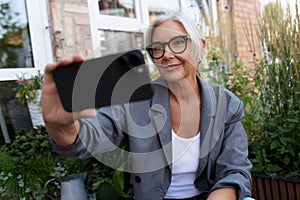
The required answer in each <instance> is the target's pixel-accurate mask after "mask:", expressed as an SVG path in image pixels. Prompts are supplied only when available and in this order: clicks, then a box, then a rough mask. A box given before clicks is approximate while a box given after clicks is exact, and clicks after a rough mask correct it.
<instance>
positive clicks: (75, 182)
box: [44, 174, 88, 200]
mask: <svg viewBox="0 0 300 200" xmlns="http://www.w3.org/2000/svg"><path fill="white" fill-rule="evenodd" d="M83 176H85V175H84V174H70V175H68V176H67V177H65V178H64V179H63V180H61V181H58V180H56V179H54V178H52V179H50V180H48V181H47V182H46V183H45V185H44V190H45V198H46V199H47V200H48V199H49V200H52V199H56V198H57V194H56V193H57V190H58V189H60V191H59V199H61V200H87V197H88V195H87V192H86V189H85V185H84V177H83ZM57 185H60V186H59V187H57ZM54 194H55V195H54Z"/></svg>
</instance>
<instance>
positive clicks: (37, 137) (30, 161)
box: [0, 128, 54, 199]
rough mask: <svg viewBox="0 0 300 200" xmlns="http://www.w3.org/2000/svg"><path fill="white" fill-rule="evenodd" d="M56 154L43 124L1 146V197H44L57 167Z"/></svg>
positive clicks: (19, 134)
mask: <svg viewBox="0 0 300 200" xmlns="http://www.w3.org/2000/svg"><path fill="white" fill-rule="evenodd" d="M52 156H53V155H52V153H51V149H50V144H49V140H48V135H47V134H46V133H45V130H44V129H43V128H40V129H36V130H28V131H25V132H18V133H17V136H16V138H15V140H14V142H13V143H11V144H9V145H7V146H2V148H1V150H0V159H1V163H0V188H1V190H0V194H1V198H4V199H21V198H26V199H41V198H42V197H43V184H44V183H45V181H46V180H47V179H49V178H50V174H51V171H52V168H53V167H54V163H53V162H52V159H51V157H52Z"/></svg>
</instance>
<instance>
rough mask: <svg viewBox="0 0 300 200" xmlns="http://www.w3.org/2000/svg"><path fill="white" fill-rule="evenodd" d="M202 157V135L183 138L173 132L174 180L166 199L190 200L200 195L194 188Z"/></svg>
mask: <svg viewBox="0 0 300 200" xmlns="http://www.w3.org/2000/svg"><path fill="white" fill-rule="evenodd" d="M199 156H200V133H198V134H197V135H196V136H194V137H192V138H182V137H179V136H178V135H176V133H175V132H174V131H173V130H172V158H173V164H172V179H171V185H170V187H169V189H168V191H167V194H166V196H165V198H189V197H193V196H196V195H198V194H199V193H200V191H199V190H198V189H196V188H195V186H194V181H195V178H196V172H197V169H198V164H199Z"/></svg>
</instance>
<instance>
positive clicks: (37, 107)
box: [27, 90, 45, 128]
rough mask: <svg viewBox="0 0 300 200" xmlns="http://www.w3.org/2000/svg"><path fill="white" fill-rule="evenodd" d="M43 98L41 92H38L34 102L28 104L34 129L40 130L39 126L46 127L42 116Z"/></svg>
mask: <svg viewBox="0 0 300 200" xmlns="http://www.w3.org/2000/svg"><path fill="white" fill-rule="evenodd" d="M41 96H42V92H41V90H37V91H36V97H35V99H34V101H30V102H27V106H28V110H29V113H30V118H31V122H32V126H33V128H38V126H44V125H45V123H44V119H43V116H42V109H41V103H40V99H41Z"/></svg>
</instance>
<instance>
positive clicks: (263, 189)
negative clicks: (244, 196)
mask: <svg viewBox="0 0 300 200" xmlns="http://www.w3.org/2000/svg"><path fill="white" fill-rule="evenodd" d="M252 192H253V198H255V199H256V200H296V199H300V179H293V180H290V179H285V178H272V177H269V176H265V175H252Z"/></svg>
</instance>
